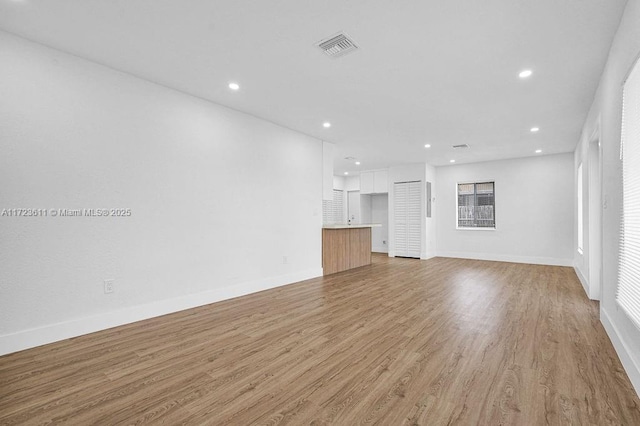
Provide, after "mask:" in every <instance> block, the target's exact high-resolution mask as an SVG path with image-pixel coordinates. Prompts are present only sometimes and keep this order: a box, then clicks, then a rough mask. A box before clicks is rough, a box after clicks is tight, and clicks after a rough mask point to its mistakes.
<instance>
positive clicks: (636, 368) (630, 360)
mask: <svg viewBox="0 0 640 426" xmlns="http://www.w3.org/2000/svg"><path fill="white" fill-rule="evenodd" d="M600 322H602V325H603V326H604V329H605V331H606V332H607V334H608V335H609V339H611V343H612V344H613V348H614V349H615V350H616V353H617V354H618V358H620V362H621V363H622V366H623V367H624V370H625V372H626V373H627V376H629V380H630V381H631V384H632V385H633V387H634V389H635V390H636V394H638V395H640V360H638V359H635V358H634V356H633V352H631V351H630V350H629V348H628V346H627V344H626V343H625V342H624V340H622V337H620V333H619V332H618V329H617V328H616V326H615V325H614V323H613V321H611V318H610V317H609V314H607V311H606V310H605V309H604V307H603V306H602V305H600Z"/></svg>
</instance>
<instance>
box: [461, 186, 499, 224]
mask: <svg viewBox="0 0 640 426" xmlns="http://www.w3.org/2000/svg"><path fill="white" fill-rule="evenodd" d="M494 186H495V185H494V182H481V183H459V184H458V228H493V229H495V227H496V212H495V211H496V200H495V188H494Z"/></svg>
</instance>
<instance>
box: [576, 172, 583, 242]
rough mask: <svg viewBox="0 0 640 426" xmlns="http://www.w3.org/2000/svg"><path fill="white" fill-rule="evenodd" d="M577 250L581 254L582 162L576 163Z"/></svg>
mask: <svg viewBox="0 0 640 426" xmlns="http://www.w3.org/2000/svg"><path fill="white" fill-rule="evenodd" d="M577 186H578V252H579V253H580V254H582V250H583V245H584V225H583V222H584V221H583V217H582V215H583V214H584V212H583V206H582V204H583V201H582V163H580V164H579V165H578V185H577Z"/></svg>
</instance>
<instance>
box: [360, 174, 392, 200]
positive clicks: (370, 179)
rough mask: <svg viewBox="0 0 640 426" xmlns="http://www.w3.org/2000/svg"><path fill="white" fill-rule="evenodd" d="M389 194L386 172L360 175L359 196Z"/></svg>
mask: <svg viewBox="0 0 640 426" xmlns="http://www.w3.org/2000/svg"><path fill="white" fill-rule="evenodd" d="M388 192H389V183H388V172H387V170H373V171H369V172H361V173H360V194H386V193H388Z"/></svg>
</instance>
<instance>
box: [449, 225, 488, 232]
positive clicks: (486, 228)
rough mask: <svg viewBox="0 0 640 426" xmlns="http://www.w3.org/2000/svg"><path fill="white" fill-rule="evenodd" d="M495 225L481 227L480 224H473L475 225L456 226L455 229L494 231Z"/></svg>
mask: <svg viewBox="0 0 640 426" xmlns="http://www.w3.org/2000/svg"><path fill="white" fill-rule="evenodd" d="M495 230H496V227H495V226H494V227H488V226H487V227H485V228H483V227H481V226H475V227H471V226H468V227H464V226H456V231H495Z"/></svg>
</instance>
